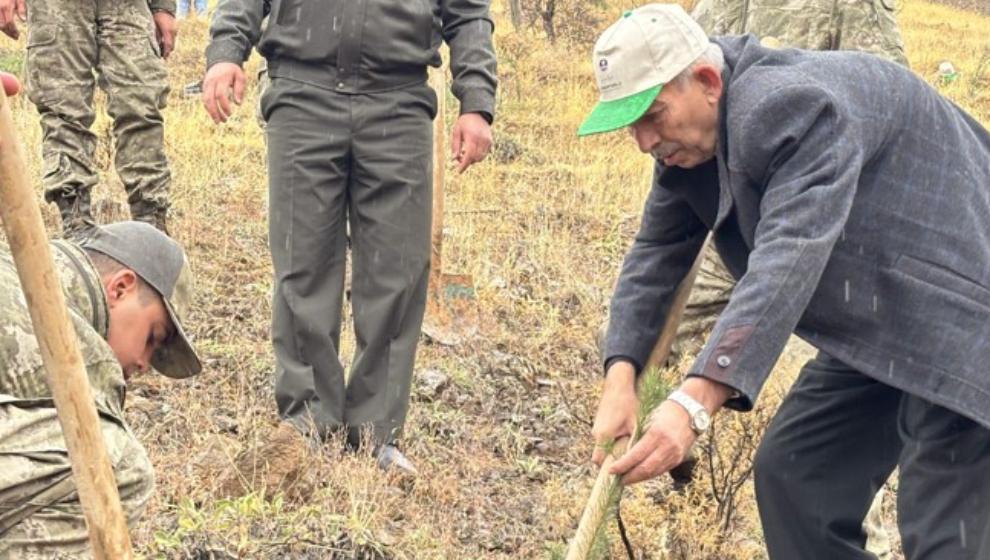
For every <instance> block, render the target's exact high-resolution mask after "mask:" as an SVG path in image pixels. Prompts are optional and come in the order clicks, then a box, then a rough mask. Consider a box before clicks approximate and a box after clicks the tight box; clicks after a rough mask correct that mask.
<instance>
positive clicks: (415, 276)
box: [261, 77, 436, 443]
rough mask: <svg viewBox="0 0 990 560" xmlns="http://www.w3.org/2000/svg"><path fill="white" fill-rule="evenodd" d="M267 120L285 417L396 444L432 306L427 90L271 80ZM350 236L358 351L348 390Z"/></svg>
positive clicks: (432, 102) (279, 383)
mask: <svg viewBox="0 0 990 560" xmlns="http://www.w3.org/2000/svg"><path fill="white" fill-rule="evenodd" d="M261 106H262V113H263V115H262V116H263V118H264V120H265V121H266V122H267V127H266V134H267V139H268V165H269V199H270V200H269V219H270V223H269V228H270V229H269V235H270V238H269V240H270V244H271V252H272V264H273V267H274V272H275V286H274V294H273V310H272V313H273V320H272V341H273V345H274V350H275V358H276V362H277V364H276V381H275V399H276V404H277V406H278V410H279V413H280V415H281V416H282V417H283V418H285V419H288V420H290V421H292V422H293V423H295V424H297V425H298V426H299V427H300V428H302V429H307V426H308V427H309V428H315V430H316V431H317V432H318V433H320V434H326V433H328V432H331V431H333V430H335V429H342V428H346V429H348V431H349V433H350V436H351V438H353V437H354V435H355V431H356V430H357V429H358V428H362V427H365V426H367V427H370V428H371V429H372V433H373V437H374V440H375V442H376V443H390V442H391V441H392V440H393V439H394V438H396V437H397V436H398V434H399V432H400V430H401V428H402V426H403V423H404V422H405V417H406V412H407V410H408V406H409V389H410V383H411V381H412V371H413V364H414V359H415V354H416V344H417V342H418V339H419V334H420V327H421V324H422V320H423V313H424V309H425V305H426V287H427V277H428V270H429V264H430V219H431V216H430V214H431V209H432V189H431V179H432V141H433V131H432V124H431V121H432V119H433V117H434V115H435V113H436V96H435V94H434V92H433V90H432V89H430V88H429V87H428V86H427V85H426V84H421V85H415V86H412V87H409V88H406V89H400V90H395V91H389V92H381V93H370V94H341V93H337V92H334V91H331V90H326V89H322V88H319V87H316V86H313V85H309V84H305V83H302V82H298V81H294V80H289V79H286V78H278V77H273V78H272V79H271V84H270V86H269V87H268V88H267V89H266V91H265V94H264V98H263V99H262V102H261ZM348 222H349V225H350V246H351V247H350V248H351V251H352V254H351V260H352V268H353V270H352V272H351V274H352V276H351V308H352V311H353V321H354V334H355V337H356V340H357V349H356V353H355V355H354V359H353V362H352V365H351V371H350V375H349V376H347V377H346V381H345V372H344V368H343V366H342V364H341V361H340V358H339V350H338V349H339V343H340V330H341V320H342V317H341V310H342V306H343V289H344V274H345V265H346V252H347V249H348V238H347V232H346V226H347V225H348Z"/></svg>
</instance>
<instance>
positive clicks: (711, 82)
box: [694, 64, 723, 104]
mask: <svg viewBox="0 0 990 560" xmlns="http://www.w3.org/2000/svg"><path fill="white" fill-rule="evenodd" d="M694 79H695V80H697V82H698V83H699V84H700V85H701V90H702V92H703V93H704V94H705V98H706V99H707V100H708V102H709V103H712V104H716V103H718V101H719V100H720V99H721V98H722V86H723V84H722V73H721V72H719V71H718V69H717V68H715V67H714V66H712V65H710V64H702V65H700V66H698V67H697V68H695V69H694Z"/></svg>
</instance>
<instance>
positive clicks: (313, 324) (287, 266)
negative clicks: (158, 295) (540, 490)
mask: <svg viewBox="0 0 990 560" xmlns="http://www.w3.org/2000/svg"><path fill="white" fill-rule="evenodd" d="M266 16H268V17H269V20H268V25H267V27H266V28H265V29H264V31H262V25H261V22H262V20H263V19H264V18H265V17H266ZM492 29H493V24H492V21H491V19H490V17H489V14H488V0H417V1H415V2H395V1H392V0H349V1H343V0H330V1H329V2H321V3H314V2H304V1H302V0H274V1H272V2H258V1H255V0H223V1H222V2H220V4H219V5H218V6H217V8H216V11H215V12H214V16H213V22H212V24H211V26H210V39H211V40H210V44H209V46H208V47H207V50H206V59H207V72H206V77H205V78H204V81H203V101H204V105H205V106H206V110H207V112H209V114H210V116H211V117H212V118H213V119H214V121H216V122H223V121H225V120H226V119H227V118H228V116H229V115H230V114H231V110H232V107H231V104H230V99H231V98H233V101H234V102H235V103H240V102H241V101H242V100H243V96H244V86H245V78H244V71H243V69H242V63H243V62H244V61H245V60H246V59H247V57H248V55H249V54H250V52H251V48H252V47H254V46H256V45H257V47H258V50H259V51H260V52H261V54H262V56H264V57H265V59H266V61H267V65H268V73H269V76H270V79H271V84H270V86H269V87H268V88H267V90H266V93H265V95H264V98H263V99H262V113H263V117H264V120H265V121H266V123H267V128H266V134H267V140H268V142H267V144H268V169H269V228H270V229H269V240H270V245H271V251H272V263H273V266H274V270H275V287H274V295H273V315H274V316H273V325H272V340H273V345H274V349H275V359H276V382H275V400H276V404H277V406H278V411H279V414H280V415H281V416H282V417H283V418H284V419H286V420H288V421H290V422H291V423H292V424H293V425H295V426H296V427H297V428H299V429H300V430H301V431H304V432H307V433H314V434H315V435H319V436H325V435H327V434H329V433H331V432H334V431H337V430H342V431H346V432H347V435H348V439H349V440H350V442H351V443H352V444H356V443H358V441H359V439H360V428H361V427H362V426H368V427H369V428H370V431H371V439H372V440H373V444H374V446H375V450H376V456H377V458H378V462H379V466H381V467H382V468H389V467H390V466H393V465H394V466H397V467H399V468H402V469H404V470H414V468H413V467H412V464H411V462H409V461H408V460H407V459H405V457H404V456H403V455H402V454H401V453H400V452H399V451H398V449H397V448H396V447H395V442H396V440H397V438H398V437H399V435H400V431H401V429H402V426H403V423H404V421H405V418H406V412H407V409H408V404H409V389H410V383H411V381H412V371H413V363H414V359H415V353H416V344H417V341H418V339H419V335H420V327H421V324H422V319H423V313H424V308H425V303H426V287H427V272H428V269H429V263H430V214H431V206H432V201H431V199H432V196H431V178H432V158H431V154H432V144H433V142H432V140H433V136H432V125H431V121H432V119H433V118H434V117H435V115H436V111H437V99H436V95H437V94H436V92H434V91H433V90H432V89H431V88H430V87H429V86H428V85H427V83H426V81H427V67H428V66H434V67H437V66H439V65H440V51H439V48H440V45H441V43H442V42H446V43H447V45H448V46H449V47H450V68H451V71H452V73H453V88H452V89H453V93H454V95H455V96H456V97H457V99H458V100H459V101H460V116H459V117H458V118H457V122H456V124H455V125H454V129H453V131H452V133H451V147H452V150H453V155H454V158H455V159H456V161H457V167H458V170H459V171H462V172H463V171H464V170H465V169H467V168H468V167H470V166H471V165H473V164H474V163H477V162H479V161H481V160H482V159H483V158H484V157H485V156H486V154H487V153H488V150H489V148H490V146H491V130H490V125H491V122H492V118H493V115H494V111H495V87H496V79H495V54H494V50H493V48H492ZM441 93H443V92H441ZM348 222H349V224H350V232H351V244H352V250H353V254H352V260H353V271H352V291H351V298H352V299H351V301H352V308H353V315H354V332H355V336H356V338H357V351H356V354H355V356H354V360H353V362H352V366H351V372H350V376H349V377H348V381H347V383H346V384H345V381H344V379H345V376H344V369H343V366H342V364H341V361H340V358H339V349H338V348H339V340H340V324H341V308H342V300H343V286H344V269H345V256H346V255H345V252H346V250H347V246H346V234H345V224H346V223H348Z"/></svg>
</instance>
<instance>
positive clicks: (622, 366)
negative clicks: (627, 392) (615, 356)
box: [605, 360, 636, 390]
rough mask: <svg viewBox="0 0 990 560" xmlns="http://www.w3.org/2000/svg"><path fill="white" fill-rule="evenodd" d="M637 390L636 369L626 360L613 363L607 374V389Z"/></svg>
mask: <svg viewBox="0 0 990 560" xmlns="http://www.w3.org/2000/svg"><path fill="white" fill-rule="evenodd" d="M635 388H636V368H635V366H633V364H632V363H631V362H628V361H626V360H616V361H615V362H612V364H611V365H610V366H609V368H608V370H607V371H606V372H605V389H606V390H612V389H632V390H635Z"/></svg>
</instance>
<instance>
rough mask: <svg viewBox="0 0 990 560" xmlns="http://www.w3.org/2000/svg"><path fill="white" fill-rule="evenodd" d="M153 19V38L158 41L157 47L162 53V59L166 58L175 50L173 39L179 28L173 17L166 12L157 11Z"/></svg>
mask: <svg viewBox="0 0 990 560" xmlns="http://www.w3.org/2000/svg"><path fill="white" fill-rule="evenodd" d="M153 17H154V18H155V37H156V38H157V39H158V46H159V47H160V48H161V51H162V58H168V55H170V54H172V50H174V49H175V37H176V36H177V35H178V34H179V28H178V27H177V26H176V25H175V16H173V15H172V14H170V13H168V12H163V11H157V12H155V15H154V16H153Z"/></svg>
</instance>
